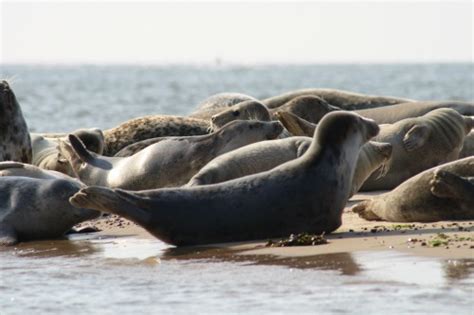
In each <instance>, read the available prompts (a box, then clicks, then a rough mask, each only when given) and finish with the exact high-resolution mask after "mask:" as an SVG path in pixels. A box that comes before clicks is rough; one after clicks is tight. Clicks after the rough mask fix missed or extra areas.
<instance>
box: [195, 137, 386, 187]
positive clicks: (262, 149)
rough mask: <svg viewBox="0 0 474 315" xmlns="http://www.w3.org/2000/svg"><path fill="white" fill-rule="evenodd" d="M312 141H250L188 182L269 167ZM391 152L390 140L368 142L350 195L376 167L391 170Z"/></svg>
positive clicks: (295, 155)
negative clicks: (389, 162) (389, 167)
mask: <svg viewBox="0 0 474 315" xmlns="http://www.w3.org/2000/svg"><path fill="white" fill-rule="evenodd" d="M311 141H312V139H311V138H309V137H291V138H286V139H279V140H270V141H261V142H257V143H253V144H249V145H247V146H244V147H241V148H239V149H236V150H233V151H231V152H228V153H225V154H222V155H220V156H218V157H216V158H214V159H213V160H212V161H210V162H209V163H207V164H206V165H205V166H204V167H203V168H201V170H200V171H199V172H198V173H197V174H196V175H194V176H193V177H192V178H191V180H190V181H189V182H188V183H187V186H197V185H210V184H215V183H220V182H225V181H228V180H232V179H235V178H239V177H244V176H247V175H251V174H256V173H260V172H264V171H267V170H270V169H272V168H274V167H276V166H278V165H280V164H283V163H285V162H288V161H290V160H293V159H296V158H299V157H300V156H302V155H303V154H304V153H305V152H306V150H307V149H308V148H309V146H310V144H311ZM391 154H392V145H391V144H389V143H380V142H374V141H369V142H368V143H366V144H365V145H364V146H363V147H362V149H361V150H360V153H359V157H358V159H357V164H356V168H355V171H354V177H353V179H352V188H351V191H350V194H349V195H350V196H352V195H353V194H355V193H356V192H357V191H358V190H359V188H360V187H361V186H362V184H363V183H364V181H365V180H366V179H367V178H368V177H369V176H370V174H372V173H373V172H374V171H376V170H377V169H379V168H381V173H380V174H379V176H383V175H384V174H385V173H386V172H387V171H388V168H387V167H384V165H387V163H388V161H389V159H390V156H391Z"/></svg>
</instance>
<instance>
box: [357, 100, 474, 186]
mask: <svg viewBox="0 0 474 315" xmlns="http://www.w3.org/2000/svg"><path fill="white" fill-rule="evenodd" d="M473 125H474V121H473V120H472V119H471V118H469V117H467V116H462V115H460V114H459V113H458V112H457V111H455V110H453V109H450V108H440V109H436V110H434V111H431V112H429V113H427V114H426V115H424V116H422V117H417V118H407V119H404V120H401V121H399V122H397V123H394V124H391V125H381V126H380V133H379V135H378V136H377V137H375V138H374V141H379V142H388V143H390V144H392V146H393V153H392V159H391V160H390V163H389V167H390V170H389V171H388V172H387V174H386V175H385V176H384V177H383V178H380V179H377V178H375V176H374V175H372V176H370V177H369V178H368V179H367V180H366V181H365V183H364V185H363V186H362V187H361V190H363V191H367V190H387V189H392V188H394V187H396V186H398V185H399V184H401V183H402V182H404V181H405V180H407V179H408V178H410V177H412V176H414V175H416V174H418V173H420V172H422V171H424V170H427V169H429V168H432V167H434V166H436V165H440V164H443V163H447V162H450V161H453V160H455V159H458V157H459V153H460V152H461V149H462V146H463V143H464V138H465V136H466V135H467V134H468V133H469V132H470V131H471V129H472V128H473Z"/></svg>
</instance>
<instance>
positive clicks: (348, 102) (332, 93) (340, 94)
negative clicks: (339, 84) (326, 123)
mask: <svg viewBox="0 0 474 315" xmlns="http://www.w3.org/2000/svg"><path fill="white" fill-rule="evenodd" d="M303 95H311V96H317V97H320V98H322V99H323V100H325V101H326V102H328V103H329V104H331V105H333V106H337V107H339V108H342V109H346V110H355V109H362V108H374V107H381V106H388V105H394V104H399V103H405V102H411V101H412V100H409V99H405V98H398V97H391V96H377V95H367V94H360V93H354V92H349V91H343V90H336V89H318V88H312V89H301V90H295V91H290V92H287V93H284V94H281V95H278V96H274V97H270V98H267V99H264V100H262V103H263V104H265V105H266V106H267V107H268V108H277V107H279V106H281V105H283V104H285V103H287V102H288V101H290V100H292V99H294V98H295V97H298V96H303Z"/></svg>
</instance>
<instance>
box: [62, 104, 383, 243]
mask: <svg viewBox="0 0 474 315" xmlns="http://www.w3.org/2000/svg"><path fill="white" fill-rule="evenodd" d="M378 131H379V128H378V126H377V125H376V124H375V123H374V122H373V121H370V120H367V119H364V118H362V117H360V116H358V115H356V114H353V113H330V114H328V115H326V116H325V118H323V120H322V121H321V123H320V124H319V126H318V130H317V132H316V134H315V137H314V138H313V141H312V143H311V145H310V147H309V148H308V150H307V151H306V153H305V154H303V156H301V157H299V158H297V159H295V160H292V161H289V162H287V163H284V164H282V165H280V166H277V167H276V168H273V169H272V170H270V171H266V172H262V173H258V174H254V175H250V176H246V177H242V178H238V179H234V180H231V181H227V182H224V183H219V184H214V185H206V186H195V187H182V188H165V189H156V190H148V191H140V192H135V193H134V192H127V191H124V190H120V189H109V188H105V187H87V188H85V189H81V191H80V192H78V193H77V194H75V195H74V196H73V197H72V198H71V199H70V202H71V203H72V204H73V205H74V206H77V207H87V208H91V209H96V210H102V211H106V212H110V213H116V214H119V215H121V216H123V217H125V218H128V219H130V220H132V221H134V222H136V223H138V224H140V225H141V226H143V227H144V228H145V229H147V230H148V231H149V232H150V233H151V234H153V235H154V236H155V237H157V238H159V239H161V240H163V241H165V242H167V243H171V244H175V245H197V244H208V243H218V242H235V241H245V240H253V239H263V238H273V237H281V236H286V235H289V234H291V233H301V232H308V233H314V234H321V233H324V232H325V233H330V232H332V231H334V230H335V229H337V228H338V227H339V226H340V225H341V216H342V211H343V209H344V206H345V204H346V202H347V199H348V196H349V192H350V189H351V179H352V176H353V173H354V169H355V165H356V161H357V156H358V154H359V150H360V148H361V147H362V145H363V144H364V143H365V142H367V141H368V140H369V139H370V138H372V137H373V136H375V135H376V134H377V133H378Z"/></svg>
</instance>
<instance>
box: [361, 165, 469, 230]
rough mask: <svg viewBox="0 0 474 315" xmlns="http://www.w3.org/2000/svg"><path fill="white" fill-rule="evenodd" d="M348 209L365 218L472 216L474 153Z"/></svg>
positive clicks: (423, 219)
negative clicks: (472, 155) (473, 155)
mask: <svg viewBox="0 0 474 315" xmlns="http://www.w3.org/2000/svg"><path fill="white" fill-rule="evenodd" d="M352 210H353V211H354V212H356V213H358V214H359V216H360V217H362V218H364V219H366V220H383V221H393V222H434V221H442V220H474V157H468V158H464V159H462V160H456V161H454V162H451V163H447V164H443V165H441V166H437V167H434V168H431V169H429V170H426V171H424V172H422V173H420V174H418V175H416V176H414V177H412V178H410V179H408V180H407V181H405V182H404V183H402V184H401V185H399V186H398V187H397V188H395V189H394V190H393V191H391V192H388V193H385V194H382V195H379V196H376V197H373V198H371V199H369V200H365V201H363V202H361V203H359V204H357V205H355V206H354V207H352Z"/></svg>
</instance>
